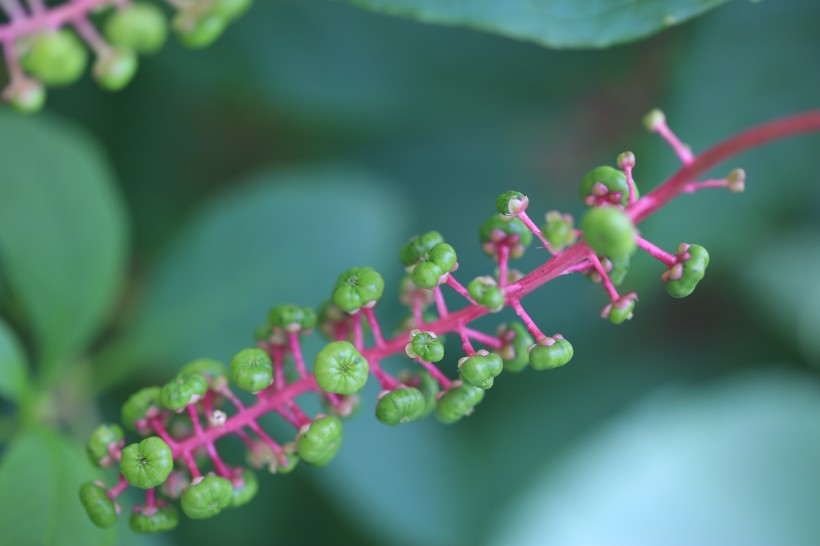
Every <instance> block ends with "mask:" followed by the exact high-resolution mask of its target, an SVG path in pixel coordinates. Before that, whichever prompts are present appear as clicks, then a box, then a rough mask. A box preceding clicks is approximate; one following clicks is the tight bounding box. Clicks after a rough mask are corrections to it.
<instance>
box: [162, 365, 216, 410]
mask: <svg viewBox="0 0 820 546" xmlns="http://www.w3.org/2000/svg"><path fill="white" fill-rule="evenodd" d="M206 392H208V381H207V380H206V379H205V376H203V375H202V374H201V373H196V372H192V373H181V374H179V375H178V376H176V377H175V378H174V379H172V380H171V381H169V382H168V383H166V384H165V385H164V386H163V387H162V390H161V391H160V393H159V401H160V403H162V405H163V406H165V407H166V408H168V409H170V410H174V411H180V410H182V409H185V407H186V406H188V405H189V404H195V403H196V402H198V401H199V399H200V398H202V397H203V396H205V393H206Z"/></svg>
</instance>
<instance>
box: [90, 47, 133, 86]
mask: <svg viewBox="0 0 820 546" xmlns="http://www.w3.org/2000/svg"><path fill="white" fill-rule="evenodd" d="M137 64H138V61H137V55H136V53H134V51H133V50H131V49H127V48H124V47H119V48H116V49H114V50H112V51H110V52H109V53H107V54H105V55H103V56H101V57H99V58H98V59H97V61H96V62H95V63H94V69H93V72H94V78H96V80H97V82H98V83H99V84H100V87H102V88H103V89H106V90H108V91H118V90H120V89H122V88H123V87H125V86H126V85H128V83H129V82H130V81H131V79H132V78H133V77H134V74H136V72H137Z"/></svg>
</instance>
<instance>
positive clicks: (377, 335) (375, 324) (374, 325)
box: [362, 307, 384, 347]
mask: <svg viewBox="0 0 820 546" xmlns="http://www.w3.org/2000/svg"><path fill="white" fill-rule="evenodd" d="M362 312H363V313H364V317H365V319H367V324H368V325H370V331H371V332H373V339H374V340H375V341H376V347H381V346H383V345H384V336H383V335H382V329H381V327H380V326H379V321H378V320H377V319H376V313H374V312H373V309H371V308H370V307H365V308H363V309H362Z"/></svg>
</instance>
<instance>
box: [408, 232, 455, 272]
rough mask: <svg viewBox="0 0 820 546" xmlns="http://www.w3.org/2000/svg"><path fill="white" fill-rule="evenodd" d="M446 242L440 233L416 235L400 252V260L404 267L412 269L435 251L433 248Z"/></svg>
mask: <svg viewBox="0 0 820 546" xmlns="http://www.w3.org/2000/svg"><path fill="white" fill-rule="evenodd" d="M443 242H444V237H442V236H441V233H439V232H438V231H428V232H427V233H425V234H424V235H416V236H415V237H413V238H412V239H410V241H408V242H407V244H405V245H404V246H403V247H402V248H401V251H399V258H400V259H401V263H402V264H403V265H404V267H411V266H413V265H415V264H417V263H418V262H419V260H421V257H422V256H424V255H425V254H427V253H428V252H430V251H431V250H433V247H434V246H436V245H438V244H441V243H443Z"/></svg>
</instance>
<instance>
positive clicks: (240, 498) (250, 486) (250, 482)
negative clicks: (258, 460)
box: [231, 469, 259, 506]
mask: <svg viewBox="0 0 820 546" xmlns="http://www.w3.org/2000/svg"><path fill="white" fill-rule="evenodd" d="M257 491H259V482H258V481H257V479H256V474H254V473H253V472H251V471H250V470H248V469H244V470H242V474H241V475H240V476H239V477H238V478H235V479H234V480H233V496H232V497H231V506H242V505H243V504H248V503H249V502H250V501H251V499H253V498H254V497H255V496H256V492H257Z"/></svg>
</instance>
